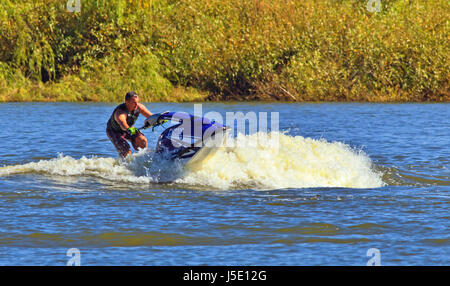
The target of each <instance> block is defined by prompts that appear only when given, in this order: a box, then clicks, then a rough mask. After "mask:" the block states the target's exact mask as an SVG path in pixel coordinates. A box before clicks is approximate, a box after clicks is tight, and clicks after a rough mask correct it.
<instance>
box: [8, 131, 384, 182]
mask: <svg viewBox="0 0 450 286" xmlns="http://www.w3.org/2000/svg"><path fill="white" fill-rule="evenodd" d="M229 140H232V142H231V143H233V144H231V145H232V146H233V147H217V148H218V149H217V150H216V152H214V153H213V154H212V155H211V156H210V157H208V158H206V159H205V160H204V161H202V162H201V163H200V164H196V165H195V166H190V165H186V166H183V165H181V164H179V162H171V161H169V160H165V159H163V158H161V157H160V156H156V155H155V154H154V153H153V152H149V151H147V150H142V151H140V152H138V153H135V154H134V155H133V156H132V157H131V159H130V160H127V161H122V160H119V159H114V158H98V157H92V158H86V157H82V158H80V159H74V158H72V157H70V156H63V155H59V156H58V157H57V158H55V159H51V160H41V161H38V162H31V163H27V164H22V165H14V166H4V167H1V168H0V176H8V175H13V174H22V173H44V174H49V175H61V176H94V177H99V178H102V179H107V180H112V181H124V182H136V183H151V182H173V183H175V184H178V183H179V184H188V185H192V186H206V187H212V188H216V189H217V188H218V189H224V190H226V189H235V188H255V189H280V188H311V187H349V188H373V187H381V186H383V185H384V183H383V181H382V180H381V174H378V173H377V172H375V171H374V170H373V168H372V162H371V161H370V159H369V157H368V156H367V155H365V154H364V153H363V152H362V151H355V150H353V149H351V148H350V147H349V146H348V145H346V144H343V143H340V142H333V143H330V142H327V141H325V140H314V139H311V138H304V137H301V136H296V137H292V136H289V135H286V134H282V133H270V134H267V133H255V134H253V135H242V134H239V135H238V136H237V137H236V138H232V139H229ZM273 140H277V144H266V143H268V142H269V143H270V142H272V143H273ZM229 143H230V142H228V144H226V146H230V144H229Z"/></svg>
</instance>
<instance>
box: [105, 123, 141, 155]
mask: <svg viewBox="0 0 450 286" xmlns="http://www.w3.org/2000/svg"><path fill="white" fill-rule="evenodd" d="M139 134H140V132H139V131H138V132H137V133H136V134H134V135H133V136H130V135H128V133H126V132H125V131H120V132H118V131H114V130H112V129H111V128H106V135H108V138H109V140H111V142H112V143H113V145H114V147H116V150H117V152H119V154H120V156H122V157H125V156H126V155H127V154H128V153H129V152H130V144H128V142H127V140H128V141H131V144H133V147H134V149H136V150H137V147H136V142H135V140H136V137H137V135H139Z"/></svg>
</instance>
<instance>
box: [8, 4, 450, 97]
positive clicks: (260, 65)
mask: <svg viewBox="0 0 450 286" xmlns="http://www.w3.org/2000/svg"><path fill="white" fill-rule="evenodd" d="M61 2H65V1H56V0H38V1H36V0H34V1H31V0H27V1H20V3H13V2H12V1H2V2H1V3H0V23H2V24H1V34H2V37H1V39H0V102H8V101H94V102H103V101H104V102H117V101H121V100H122V99H123V95H124V94H125V93H126V92H127V91H129V90H135V91H137V92H138V93H139V94H141V97H142V100H143V101H153V102H158V101H168V102H184V101H205V100H214V101H216V100H225V101H226V100H238V101H249V100H262V101H308V102H316V101H362V102H422V101H425V102H426V101H435V102H449V101H450V84H449V79H450V73H449V70H450V68H449V63H450V51H449V48H448V47H449V43H448V39H449V30H450V29H449V28H450V27H449V21H448V20H449V16H448V13H447V11H449V10H450V3H449V2H448V1H444V0H431V1H406V0H382V1H380V3H381V5H380V6H376V5H375V6H371V7H369V6H368V5H367V4H368V2H367V1H357V0H342V1H332V0H321V1H313V0H302V1H300V0H297V1H268V0H267V1H265V0H245V1H242V0H239V1H238V0H229V1H221V0H196V1H194V0H185V1H168V0H154V1H151V0H110V1H104V0H95V1H94V0H90V1H89V0H85V1H81V4H82V5H81V6H80V9H79V11H78V12H77V9H76V8H77V7H74V9H73V10H72V12H69V11H68V8H67V7H66V5H65V3H64V5H63V4H61ZM75 2H76V1H75ZM369 2H370V1H369ZM372 2H373V1H372ZM375 2H376V1H375ZM69 10H70V9H69Z"/></svg>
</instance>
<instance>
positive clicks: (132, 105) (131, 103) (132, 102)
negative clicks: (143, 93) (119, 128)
mask: <svg viewBox="0 0 450 286" xmlns="http://www.w3.org/2000/svg"><path fill="white" fill-rule="evenodd" d="M138 103H139V97H137V96H135V97H132V98H130V99H129V100H126V101H125V104H126V105H127V108H128V110H129V111H133V110H135V109H136V108H137V106H138Z"/></svg>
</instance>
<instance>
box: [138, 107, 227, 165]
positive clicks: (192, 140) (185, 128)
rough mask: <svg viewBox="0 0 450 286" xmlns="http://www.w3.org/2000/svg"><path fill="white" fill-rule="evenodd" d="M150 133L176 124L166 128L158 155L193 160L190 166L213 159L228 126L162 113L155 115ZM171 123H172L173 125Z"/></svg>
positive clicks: (156, 149)
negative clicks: (159, 127) (156, 128)
mask: <svg viewBox="0 0 450 286" xmlns="http://www.w3.org/2000/svg"><path fill="white" fill-rule="evenodd" d="M152 117H153V118H152V119H151V120H149V119H150V118H148V119H147V120H146V124H145V125H144V126H143V127H141V128H139V129H140V130H141V129H146V128H149V127H152V130H154V129H155V127H158V126H163V127H164V124H166V123H167V124H172V125H171V126H169V127H167V128H165V130H164V131H163V132H162V133H161V135H160V136H159V138H158V142H157V143H156V148H155V152H156V153H159V154H164V155H166V156H168V157H169V159H172V160H174V159H189V163H191V164H192V163H195V162H197V161H202V160H203V159H204V158H206V157H208V156H210V155H211V154H212V153H213V152H214V151H215V150H217V147H218V146H220V144H221V142H222V141H223V140H224V138H225V134H226V131H227V130H228V127H227V126H224V125H222V124H220V123H218V122H215V121H214V120H210V119H208V118H205V117H199V116H194V115H192V114H189V113H186V112H168V111H166V112H162V113H159V114H154V115H152ZM169 122H170V123H169Z"/></svg>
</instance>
